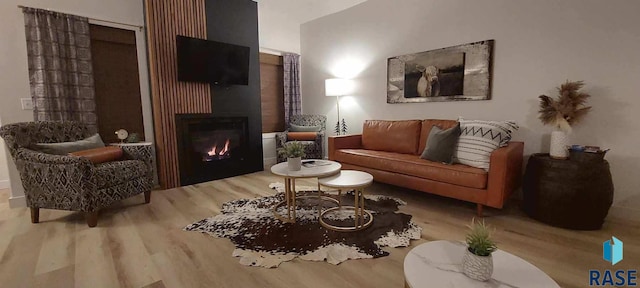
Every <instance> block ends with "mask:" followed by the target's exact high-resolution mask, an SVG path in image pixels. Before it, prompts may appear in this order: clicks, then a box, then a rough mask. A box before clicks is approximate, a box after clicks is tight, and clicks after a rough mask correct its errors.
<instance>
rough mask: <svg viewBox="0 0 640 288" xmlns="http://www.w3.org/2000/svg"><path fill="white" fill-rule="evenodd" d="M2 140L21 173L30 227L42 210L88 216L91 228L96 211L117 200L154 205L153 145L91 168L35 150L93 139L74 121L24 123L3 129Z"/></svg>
mask: <svg viewBox="0 0 640 288" xmlns="http://www.w3.org/2000/svg"><path fill="white" fill-rule="evenodd" d="M0 136H2V138H4V140H5V143H6V145H7V147H8V149H9V151H10V153H11V156H12V158H13V161H14V162H15V164H16V167H17V168H18V172H19V173H20V178H21V180H22V186H23V187H24V193H25V197H26V200H27V206H28V207H30V208H31V222H33V223H38V222H39V215H40V214H39V211H40V210H39V209H40V208H45V209H59V210H71V211H80V212H84V213H85V217H86V221H87V224H88V225H89V227H94V226H96V224H97V221H98V211H99V210H100V209H101V208H104V207H107V206H109V205H111V204H112V203H114V202H115V201H118V200H122V199H125V198H129V197H131V196H134V195H137V194H140V193H144V196H145V203H149V201H150V200H151V188H152V187H153V183H154V180H153V179H154V173H153V171H154V165H153V160H152V159H153V157H152V149H151V146H150V145H148V146H122V149H123V152H124V156H123V159H122V160H118V161H112V162H105V163H101V164H95V165H94V164H93V163H91V162H90V161H89V160H87V159H85V158H81V157H76V156H67V155H53V154H46V153H42V152H38V151H35V150H33V149H32V147H34V145H35V144H36V143H59V142H71V141H78V140H82V139H85V138H87V137H89V136H91V133H90V131H89V129H88V127H87V126H85V125H83V124H80V123H77V122H70V121H61V122H58V121H42V122H25V123H15V124H8V125H4V126H2V127H1V128H0Z"/></svg>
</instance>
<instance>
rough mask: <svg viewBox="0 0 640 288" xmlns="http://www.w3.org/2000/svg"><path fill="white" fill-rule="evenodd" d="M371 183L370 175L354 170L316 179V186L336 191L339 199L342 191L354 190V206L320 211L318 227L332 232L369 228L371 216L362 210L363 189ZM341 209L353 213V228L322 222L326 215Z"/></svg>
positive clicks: (371, 177)
mask: <svg viewBox="0 0 640 288" xmlns="http://www.w3.org/2000/svg"><path fill="white" fill-rule="evenodd" d="M372 182H373V176H371V174H369V173H366V172H362V171H355V170H343V171H340V173H338V174H336V175H333V176H330V177H326V178H321V179H318V184H319V185H320V186H325V187H329V188H334V189H338V197H340V194H341V193H342V190H346V189H354V190H355V191H354V194H355V195H354V196H355V199H354V205H353V206H342V205H340V203H339V204H338V207H333V208H329V209H327V210H324V211H322V213H321V214H320V219H319V221H320V225H322V226H323V227H325V228H327V229H329V230H334V231H357V230H362V229H365V228H367V227H369V226H371V223H373V215H371V213H370V212H369V211H366V210H365V209H364V188H365V187H367V186H369V185H371V183H372ZM343 209H347V210H353V211H354V226H352V227H340V226H335V225H331V224H329V223H327V222H325V221H324V220H323V217H324V216H325V215H327V214H328V213H333V212H334V211H338V210H343Z"/></svg>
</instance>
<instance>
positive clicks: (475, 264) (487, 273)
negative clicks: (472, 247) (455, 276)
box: [462, 248, 493, 281]
mask: <svg viewBox="0 0 640 288" xmlns="http://www.w3.org/2000/svg"><path fill="white" fill-rule="evenodd" d="M462 272H463V273H464V275H467V277H469V278H471V279H475V280H478V281H487V280H489V279H491V275H492V274H493V257H491V255H489V256H478V255H476V254H473V253H471V251H469V249H468V248H467V249H466V251H465V253H464V257H463V258H462Z"/></svg>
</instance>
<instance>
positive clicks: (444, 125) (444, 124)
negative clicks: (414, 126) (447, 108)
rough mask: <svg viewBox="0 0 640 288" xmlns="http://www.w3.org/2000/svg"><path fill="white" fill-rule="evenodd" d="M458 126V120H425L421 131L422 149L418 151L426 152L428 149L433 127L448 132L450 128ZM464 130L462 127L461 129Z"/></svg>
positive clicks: (419, 148)
mask: <svg viewBox="0 0 640 288" xmlns="http://www.w3.org/2000/svg"><path fill="white" fill-rule="evenodd" d="M456 125H458V121H456V120H440V119H425V120H423V121H422V126H421V129H420V142H419V144H420V147H418V151H421V152H422V151H424V149H425V148H427V141H428V140H429V133H431V128H432V127H433V126H437V127H438V128H440V129H442V130H447V129H449V128H453V127H454V126H456ZM461 128H462V127H461Z"/></svg>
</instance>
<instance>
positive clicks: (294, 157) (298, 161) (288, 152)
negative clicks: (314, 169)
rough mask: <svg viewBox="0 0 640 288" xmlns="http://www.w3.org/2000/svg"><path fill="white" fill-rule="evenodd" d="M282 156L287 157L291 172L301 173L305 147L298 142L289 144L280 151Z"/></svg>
mask: <svg viewBox="0 0 640 288" xmlns="http://www.w3.org/2000/svg"><path fill="white" fill-rule="evenodd" d="M278 153H280V155H282V156H284V157H287V164H288V165H289V170H290V171H299V170H300V169H302V157H304V156H305V154H304V146H303V145H302V143H300V142H298V141H292V142H287V143H286V144H284V146H283V147H282V148H280V149H279V150H278Z"/></svg>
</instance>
